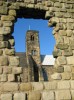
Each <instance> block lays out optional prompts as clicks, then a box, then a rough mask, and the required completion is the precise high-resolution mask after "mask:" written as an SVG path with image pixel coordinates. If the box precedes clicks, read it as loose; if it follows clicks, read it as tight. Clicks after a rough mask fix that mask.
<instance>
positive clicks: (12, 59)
mask: <svg viewBox="0 0 74 100" xmlns="http://www.w3.org/2000/svg"><path fill="white" fill-rule="evenodd" d="M9 65H10V66H19V57H14V56H13V57H9ZM15 69H17V68H15ZM19 69H20V68H18V69H17V70H19Z"/></svg>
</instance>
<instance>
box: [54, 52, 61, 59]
mask: <svg viewBox="0 0 74 100" xmlns="http://www.w3.org/2000/svg"><path fill="white" fill-rule="evenodd" d="M61 55H62V53H61V51H60V50H56V51H54V52H53V56H54V58H57V57H58V56H61Z"/></svg>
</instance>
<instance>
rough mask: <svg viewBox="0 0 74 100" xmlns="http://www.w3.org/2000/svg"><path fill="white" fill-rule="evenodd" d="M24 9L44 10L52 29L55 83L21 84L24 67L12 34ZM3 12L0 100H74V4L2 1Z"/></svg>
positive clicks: (64, 0) (68, 1)
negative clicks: (19, 12)
mask: <svg viewBox="0 0 74 100" xmlns="http://www.w3.org/2000/svg"><path fill="white" fill-rule="evenodd" d="M21 7H23V8H26V9H28V8H29V9H38V10H44V11H45V12H46V13H45V19H49V21H48V25H49V26H51V27H53V35H54V37H55V40H56V45H55V48H54V52H53V55H54V57H55V58H56V61H55V65H54V67H55V68H56V70H55V72H54V74H53V75H51V78H52V79H53V81H52V82H38V83H36V82H30V83H21V82H20V81H21V79H20V74H21V73H22V67H21V66H19V57H17V56H15V49H14V43H15V42H14V37H13V36H12V33H13V30H14V23H15V21H16V18H17V16H18V15H17V9H18V10H20V8H21ZM0 9H1V10H0V100H74V81H73V79H74V0H43V1H41V0H38V1H35V2H34V0H31V1H29V0H25V1H21V2H13V3H12V2H6V0H2V1H1V0H0ZM49 49H50V48H49Z"/></svg>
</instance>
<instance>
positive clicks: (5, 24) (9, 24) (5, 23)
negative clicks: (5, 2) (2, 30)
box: [3, 21, 13, 27]
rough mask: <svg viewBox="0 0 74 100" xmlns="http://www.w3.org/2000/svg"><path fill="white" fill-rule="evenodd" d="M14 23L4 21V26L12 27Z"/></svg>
mask: <svg viewBox="0 0 74 100" xmlns="http://www.w3.org/2000/svg"><path fill="white" fill-rule="evenodd" d="M12 25H13V23H12V22H11V21H3V26H4V27H10V26H12Z"/></svg>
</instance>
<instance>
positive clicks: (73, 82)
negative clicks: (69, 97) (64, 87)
mask: <svg viewBox="0 0 74 100" xmlns="http://www.w3.org/2000/svg"><path fill="white" fill-rule="evenodd" d="M71 89H74V81H71Z"/></svg>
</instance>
